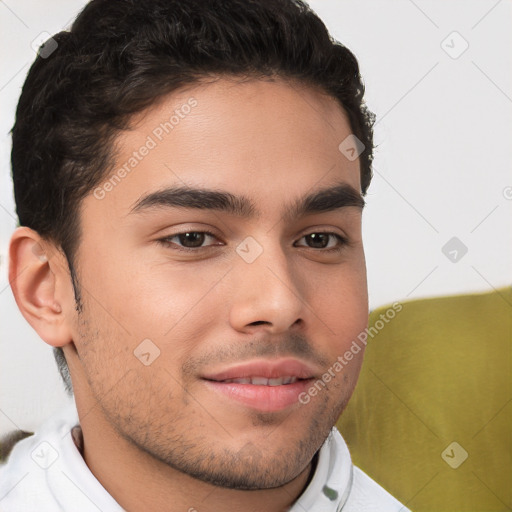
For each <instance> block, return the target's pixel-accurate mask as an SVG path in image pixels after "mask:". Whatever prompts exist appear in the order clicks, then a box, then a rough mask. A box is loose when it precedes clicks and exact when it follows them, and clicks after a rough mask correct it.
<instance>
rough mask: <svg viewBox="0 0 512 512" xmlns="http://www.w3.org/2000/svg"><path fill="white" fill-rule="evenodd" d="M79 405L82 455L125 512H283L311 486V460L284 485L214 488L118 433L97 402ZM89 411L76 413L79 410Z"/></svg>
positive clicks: (312, 470) (312, 465) (312, 469)
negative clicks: (171, 465)
mask: <svg viewBox="0 0 512 512" xmlns="http://www.w3.org/2000/svg"><path fill="white" fill-rule="evenodd" d="M81 405H82V406H83V407H79V402H78V400H77V406H78V411H79V416H80V425H81V428H82V434H83V457H84V460H85V463H86V464H87V466H88V467H89V469H90V470H91V472H92V473H93V474H94V476H95V477H96V479H97V480H98V481H99V482H100V483H101V484H102V485H103V487H104V488H105V489H106V490H107V492H109V494H110V495H111V496H112V497H113V498H114V499H115V500H116V501H117V503H118V504H119V505H120V506H121V507H123V509H125V510H126V511H128V512H131V511H136V510H152V511H155V512H159V511H162V512H163V511H168V510H169V504H172V509H173V510H183V511H188V512H216V511H218V510H222V511H223V512H235V511H240V510H251V511H254V512H260V511H261V512H263V511H264V512H282V511H286V510H288V509H289V508H290V507H291V506H292V504H293V503H294V502H295V501H296V500H297V498H298V497H299V496H300V494H301V493H302V492H303V491H304V489H305V488H306V487H307V485H308V484H309V481H310V480H311V477H312V474H313V472H314V465H315V464H314V463H310V464H308V465H307V467H306V468H305V469H304V470H303V471H302V472H301V473H300V474H299V475H297V476H296V477H295V478H294V479H293V480H291V481H290V482H288V483H287V484H285V485H283V486H281V487H277V488H274V489H262V490H248V491H247V490H237V489H227V488H222V487H216V486H214V485H212V484H210V483H207V482H203V481H201V480H198V479H196V478H193V477H191V476H190V475H187V474H184V473H182V472H180V471H178V470H176V469H174V468H172V467H170V466H169V465H167V464H165V463H163V462H162V461H160V460H158V459H156V458H155V457H153V456H152V455H150V454H148V453H146V452H144V451H142V450H141V449H140V448H139V447H137V446H135V445H134V444H133V443H131V442H130V441H128V440H126V439H124V438H123V437H122V436H120V435H119V434H118V433H117V432H116V431H115V430H114V429H113V428H112V426H111V425H110V423H109V422H108V420H107V419H106V418H105V417H104V416H103V415H102V413H101V407H98V404H96V405H95V406H94V404H87V405H86V404H81ZM81 410H82V411H89V412H88V413H87V414H85V413H84V414H83V415H80V411H81Z"/></svg>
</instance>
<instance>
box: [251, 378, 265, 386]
mask: <svg viewBox="0 0 512 512" xmlns="http://www.w3.org/2000/svg"><path fill="white" fill-rule="evenodd" d="M251 384H254V385H255V386H268V379H266V378H265V377H251Z"/></svg>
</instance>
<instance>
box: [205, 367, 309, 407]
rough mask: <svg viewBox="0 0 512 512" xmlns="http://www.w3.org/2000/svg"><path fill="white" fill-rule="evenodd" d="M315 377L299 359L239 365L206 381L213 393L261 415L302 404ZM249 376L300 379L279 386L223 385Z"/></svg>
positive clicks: (232, 383) (222, 371) (206, 378)
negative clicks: (302, 394) (304, 393)
mask: <svg viewBox="0 0 512 512" xmlns="http://www.w3.org/2000/svg"><path fill="white" fill-rule="evenodd" d="M314 375H315V372H314V369H313V368H311V367H310V366H309V365H307V364H306V363H303V362H301V361H299V360H297V359H281V360H275V361H270V360H260V361H249V362H247V363H242V364H237V365H235V366H232V367H229V368H226V369H223V370H221V371H218V372H215V373H211V374H208V375H205V376H203V377H202V379H203V382H204V383H205V385H206V386H207V387H208V388H209V389H210V390H212V391H213V392H215V393H217V394H220V395H221V396H223V397H224V398H228V399H229V400H230V401H231V400H234V401H236V402H238V403H240V404H242V405H244V406H246V407H250V408H252V409H256V410H258V411H261V412H278V411H281V410H283V409H286V408H288V407H290V406H292V405H294V404H296V403H297V402H298V401H299V395H300V394H301V393H303V392H304V391H305V390H306V389H307V388H308V387H309V386H310V385H311V382H312V381H313V379H314ZM248 377H265V378H267V379H278V378H281V377H297V378H298V379H300V380H297V381H295V382H293V383H290V384H281V385H276V386H268V385H257V384H246V383H238V382H223V381H225V380H231V379H243V378H248Z"/></svg>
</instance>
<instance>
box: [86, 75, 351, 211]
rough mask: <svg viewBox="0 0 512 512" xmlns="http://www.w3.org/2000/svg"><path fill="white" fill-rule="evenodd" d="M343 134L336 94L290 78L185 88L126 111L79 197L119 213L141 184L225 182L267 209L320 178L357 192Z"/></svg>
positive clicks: (145, 188)
mask: <svg viewBox="0 0 512 512" xmlns="http://www.w3.org/2000/svg"><path fill="white" fill-rule="evenodd" d="M350 135H351V129H350V124H349V122H348V118H347V115H346V113H345V112H344V110H343V108H342V107H341V106H340V105H339V103H338V102H337V100H336V99H334V98H332V97H330V96H328V95H326V94H324V93H322V92H320V91H318V90H315V89H313V88H310V87H306V86H303V85H300V84H298V83H296V82H289V81H284V80H281V79H275V80H274V81H270V80H250V81H244V82H240V81H235V80H231V79H223V78H222V79H218V80H216V81H214V82H212V83H203V84H199V85H195V86H191V87H187V88H186V89H182V90H180V91H177V92H174V93H172V94H170V95H168V96H166V97H164V98H162V99H161V100H160V101H158V102H157V103H156V104H155V105H153V106H152V107H151V108H150V109H148V110H147V111H145V112H143V113H141V114H139V115H137V116H136V117H134V118H133V120H132V124H131V129H130V130H127V131H125V132H122V133H121V134H120V135H119V136H118V138H117V140H116V162H115V166H114V169H113V171H112V172H111V173H110V174H108V175H107V176H106V177H105V179H104V180H103V181H102V183H100V184H99V192H98V188H96V189H95V190H96V193H93V194H91V195H90V196H89V197H87V198H86V200H85V201H84V206H85V208H86V209H87V210H90V209H98V210H99V211H102V212H103V214H104V215H111V214H113V213H114V212H115V211H117V213H119V214H126V213H128V212H129V211H130V209H131V208H132V207H133V205H134V204H135V203H136V202H137V201H138V200H139V199H140V198H141V197H143V196H144V195H147V194H148V193H150V192H151V191H155V190H158V189H162V188H166V187H171V186H173V187H176V186H177V185H178V186H185V187H186V186H191V187H196V188H197V187H208V188H214V189H215V188H218V189H223V190H230V191H231V192H233V193H234V194H239V195H244V196H246V197H251V198H253V199H254V202H259V203H260V206H261V207H262V208H265V206H267V207H270V209H272V205H273V206H274V207H275V206H276V205H277V203H282V201H283V195H286V196H287V197H290V198H293V196H295V195H303V194H304V192H305V191H308V190H311V189H312V188H314V187H316V186H318V187H320V188H325V186H326V185H329V184H330V183H340V182H345V183H347V184H349V185H351V186H352V187H353V188H354V189H355V190H357V191H360V170H359V161H358V159H356V160H350V159H347V158H346V157H345V156H344V155H343V154H342V152H340V149H339V146H340V143H342V142H343V141H344V140H345V139H346V138H347V137H349V136H350ZM100 196H102V197H101V200H99V199H98V198H99V197H100ZM267 210H268V208H267Z"/></svg>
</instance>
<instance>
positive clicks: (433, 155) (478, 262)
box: [0, 0, 512, 435]
mask: <svg viewBox="0 0 512 512" xmlns="http://www.w3.org/2000/svg"><path fill="white" fill-rule="evenodd" d="M84 3H85V2H82V1H79V0H53V1H45V2H36V1H35V0H31V1H28V0H23V1H21V0H20V1H18V2H14V1H13V0H8V1H7V2H1V3H0V16H1V26H0V46H1V48H2V49H3V52H2V57H1V58H2V70H3V71H2V74H1V78H0V109H1V112H2V116H1V119H0V258H1V259H0V435H1V433H3V432H5V431H8V430H11V429H14V428H17V427H18V428H24V429H29V430H30V429H35V428H36V427H37V425H38V424H39V423H40V422H41V420H42V419H44V418H45V417H46V416H48V415H49V414H51V412H52V411H53V410H54V409H55V408H57V407H59V406H60V404H62V403H63V402H64V401H65V399H66V398H65V394H64V391H63V387H62V384H61V381H60V377H59V376H58V373H57V370H56V366H55V363H54V361H53V355H52V353H51V349H50V348H49V347H48V346H46V345H45V344H44V343H43V342H42V341H41V340H40V339H39V338H38V337H37V335H36V334H35V333H34V332H33V331H32V330H31V328H30V327H29V326H28V324H27V323H26V322H25V321H24V319H23V317H22V316H21V314H20V313H19V312H18V309H17V307H16V304H15V302H14V299H13V297H12V293H11V291H10V288H9V286H8V283H7V264H6V260H7V256H6V255H7V245H8V240H9V237H10V234H11V233H12V231H13V230H14V228H15V226H16V219H15V214H14V201H13V197H12V188H11V183H10V177H9V173H10V169H9V152H10V137H9V135H8V131H9V130H10V128H11V127H12V124H13V119H14V109H15V106H16V102H17V99H18V96H19V94H20V88H21V86H22V83H23V81H24V78H25V75H26V73H27V71H28V68H29V66H30V64H31V63H32V61H33V59H34V58H35V53H34V51H33V50H32V48H31V42H32V41H33V40H34V39H35V38H36V37H37V36H38V35H39V34H40V33H41V32H48V33H49V34H53V33H55V32H57V31H59V30H62V29H63V28H64V27H67V26H68V25H69V22H70V21H71V20H72V19H73V18H74V16H75V15H76V13H77V12H78V11H79V10H80V8H81V6H82V5H84ZM310 5H311V6H312V7H313V9H314V10H316V11H317V13H318V14H319V15H320V17H322V19H324V21H325V22H326V24H327V26H328V28H329V29H330V30H331V32H332V33H333V35H334V36H335V37H336V38H337V39H339V40H340V41H341V42H343V43H344V44H346V45H347V46H348V47H349V48H350V49H351V50H352V51H354V53H355V54H356V56H357V57H358V59H359V61H360V65H361V70H362V74H363V77H364V79H365V83H366V86H367V102H368V104H369V106H370V108H371V109H372V110H373V111H375V112H376V114H377V118H378V124H377V125H376V141H377V143H378V144H379V147H378V149H377V151H376V156H375V177H374V181H373V183H372V185H371V188H370V191H369V193H368V197H367V202H368V206H367V209H366V212H365V224H364V234H365V239H366V250H367V264H368V277H369V290H370V303H371V306H372V307H375V306H378V305H381V304H383V303H387V302H390V301H393V300H404V299H412V298H417V297H426V296H435V295H447V294H454V293H464V292H471V291H485V290H490V289H492V288H495V287H501V286H505V285H509V284H510V283H511V282H512V279H511V278H512V215H511V214H512V172H511V164H512V151H511V149H510V145H511V141H512V138H511V132H512V73H511V70H512V31H511V30H510V21H509V20H510V19H511V14H512V2H511V1H510V0H508V1H507V0H501V1H496V0H491V1H483V0H471V1H468V0H457V1H454V0H444V1H442V2H440V1H432V0H428V1H426V0H423V1H420V0H415V1H413V0H385V1H384V0H344V1H341V0H311V2H310ZM454 31H456V32H458V33H459V34H460V36H457V35H453V34H452V33H453V32H454ZM450 34H452V35H450ZM462 38H463V39H462ZM464 40H465V41H466V42H464ZM443 41H445V42H444V43H443ZM466 44H467V45H468V48H467V50H466V51H465V52H464V53H462V54H461V55H460V56H459V57H458V58H452V57H451V56H450V55H449V53H451V54H452V56H455V55H456V54H457V53H459V52H460V50H461V49H463V48H464V47H465V45H466ZM443 47H444V49H443ZM447 52H448V53H447ZM452 237H457V238H458V239H459V240H460V241H461V242H462V243H463V244H464V245H465V246H466V247H467V249H468V252H467V254H465V255H464V256H463V257H462V258H460V254H461V253H460V252H459V253H458V254H459V258H460V259H459V260H458V261H457V262H455V263H454V262H452V261H450V260H449V259H448V258H447V257H446V256H445V255H444V254H443V252H442V247H443V246H444V245H445V244H446V243H447V242H448V241H449V240H450V239H451V238H452ZM452 249H453V248H450V250H452Z"/></svg>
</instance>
